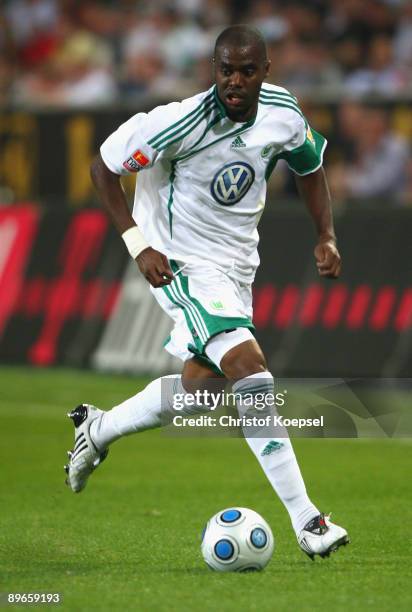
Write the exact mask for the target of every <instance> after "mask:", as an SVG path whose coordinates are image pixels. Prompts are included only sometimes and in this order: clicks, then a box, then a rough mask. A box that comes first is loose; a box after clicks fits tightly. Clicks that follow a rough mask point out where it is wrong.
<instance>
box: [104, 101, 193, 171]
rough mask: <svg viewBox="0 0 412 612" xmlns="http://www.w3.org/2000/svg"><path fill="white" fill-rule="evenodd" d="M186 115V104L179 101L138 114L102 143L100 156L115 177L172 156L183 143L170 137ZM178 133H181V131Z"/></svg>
mask: <svg viewBox="0 0 412 612" xmlns="http://www.w3.org/2000/svg"><path fill="white" fill-rule="evenodd" d="M186 116H187V105H184V104H183V103H179V102H172V103H171V104H167V105H165V106H158V107H156V108H155V109H153V110H152V111H150V112H149V113H137V115H134V116H133V117H131V118H130V119H129V120H128V121H126V122H125V123H123V124H122V125H121V126H120V127H119V128H118V129H117V130H116V131H115V132H113V134H111V135H110V136H109V137H108V138H107V139H106V140H105V141H104V142H103V144H102V146H101V147H100V154H101V156H102V159H103V161H104V163H105V164H106V166H107V167H108V168H109V170H111V171H112V172H114V173H115V174H131V173H134V172H139V171H140V170H145V169H147V168H150V167H152V166H153V165H154V164H155V163H156V162H157V161H159V160H160V159H162V158H168V157H170V156H172V155H173V154H175V153H176V151H177V150H178V149H179V146H180V144H181V141H182V139H181V138H173V134H174V126H176V125H179V124H181V123H182V122H184V120H185V117H186ZM180 133H182V134H184V132H183V130H181V131H180ZM180 133H179V136H180ZM169 134H170V136H169ZM158 143H161V144H162V145H163V143H165V146H159V145H158Z"/></svg>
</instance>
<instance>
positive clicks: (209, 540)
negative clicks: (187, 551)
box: [201, 508, 274, 572]
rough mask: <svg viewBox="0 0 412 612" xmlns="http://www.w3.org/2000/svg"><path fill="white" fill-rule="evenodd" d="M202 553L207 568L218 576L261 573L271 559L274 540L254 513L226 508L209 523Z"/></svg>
mask: <svg viewBox="0 0 412 612" xmlns="http://www.w3.org/2000/svg"><path fill="white" fill-rule="evenodd" d="M201 549H202V555H203V558H204V560H205V562H206V563H207V565H208V566H209V567H210V568H211V569H213V570H216V571H218V572H243V571H252V570H261V569H263V568H264V567H265V566H266V565H267V564H268V563H269V561H270V559H271V557H272V554H273V549H274V539H273V534H272V531H271V529H270V527H269V525H268V524H267V522H266V521H265V519H264V518H262V517H261V516H260V514H258V513H257V512H255V511H254V510H250V509H249V508H226V509H225V510H221V511H220V512H218V513H217V514H215V515H214V516H212V518H211V519H210V520H209V521H208V523H207V525H206V527H205V528H204V530H203V532H202V546H201Z"/></svg>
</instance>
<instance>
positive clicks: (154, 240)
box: [65, 26, 349, 559]
mask: <svg viewBox="0 0 412 612" xmlns="http://www.w3.org/2000/svg"><path fill="white" fill-rule="evenodd" d="M213 63H214V75H215V85H214V86H213V87H211V89H209V90H208V91H206V92H204V93H200V94H198V95H195V96H193V97H191V98H188V99H186V100H183V101H182V102H174V103H171V104H167V105H166V106H159V107H157V108H155V109H153V110H152V111H151V112H149V113H138V114H137V115H135V116H133V117H132V118H131V119H129V120H128V121H126V123H124V124H123V125H121V126H120V127H119V128H118V130H117V131H116V132H114V133H113V134H112V135H111V136H109V138H107V140H106V141H105V142H104V143H103V144H102V146H101V149H100V155H98V156H97V158H96V159H95V160H94V162H93V164H92V168H91V174H92V179H93V182H94V184H95V186H96V189H97V191H98V193H99V196H100V199H101V201H102V203H103V205H104V206H105V208H106V210H107V211H108V213H109V215H110V217H111V218H112V220H113V223H114V225H115V226H116V228H117V229H118V231H119V233H120V234H121V236H122V238H123V240H124V242H125V244H126V247H127V248H128V250H129V252H130V255H131V257H133V259H135V260H136V263H137V266H138V268H139V270H140V272H141V273H142V274H143V275H144V276H145V278H146V279H147V280H148V282H149V283H150V286H151V287H150V289H151V291H152V293H153V295H154V296H155V298H156V300H157V301H158V303H159V304H160V306H161V307H162V308H163V309H164V310H165V312H167V314H168V315H169V316H170V317H171V318H172V319H173V320H174V323H175V325H174V328H173V331H172V333H171V335H170V338H169V340H168V343H167V344H166V350H168V351H169V352H170V353H172V354H173V355H176V356H178V357H179V358H180V359H182V360H183V362H184V365H183V372H182V374H181V375H177V376H170V377H163V378H159V379H157V380H155V381H153V382H152V383H150V384H149V385H148V386H147V387H146V388H145V389H144V390H143V391H141V392H140V393H137V394H136V395H135V396H134V397H131V398H130V399H127V400H126V401H124V402H123V403H121V404H120V405H118V406H115V407H114V408H112V410H109V411H106V412H104V411H102V410H99V409H98V408H96V407H94V406H91V405H89V404H82V405H80V406H78V407H77V408H75V409H74V410H73V411H72V412H71V413H70V414H69V416H70V417H71V418H72V420H73V422H74V425H75V445H74V449H73V451H69V459H70V460H69V463H68V465H67V466H65V469H66V472H67V481H66V482H67V484H68V485H69V486H70V488H71V489H72V490H73V491H74V492H79V491H81V490H82V489H83V488H84V487H85V485H86V482H87V479H88V477H89V475H90V474H91V472H92V471H93V470H94V469H95V468H96V467H97V466H98V465H99V464H100V463H101V462H102V461H103V459H105V457H106V456H107V453H108V447H109V445H110V444H111V443H112V442H114V441H115V440H117V439H118V438H120V437H122V436H125V435H128V434H131V433H135V432H141V431H144V430H146V429H150V428H153V427H158V426H160V425H161V424H162V416H163V415H164V414H166V413H168V412H170V411H171V410H172V404H173V396H174V394H176V393H179V394H183V396H184V394H186V393H188V392H193V391H194V387H196V386H202V381H207V380H208V379H212V378H216V375H217V372H218V373H219V374H221V375H223V376H224V377H225V378H226V379H228V380H229V381H232V382H233V381H234V382H233V387H232V389H233V391H234V392H235V393H236V394H238V395H237V397H242V396H245V397H246V395H247V394H249V396H256V395H257V394H258V393H259V394H262V393H264V394H268V393H273V392H274V381H273V377H272V375H271V373H270V372H269V371H268V368H267V364H266V360H265V357H264V355H263V353H262V350H261V349H260V347H259V344H258V343H257V342H256V340H255V339H254V336H253V334H252V332H251V330H252V329H253V324H252V296H251V284H252V282H253V279H254V275H255V270H256V268H257V266H258V264H259V257H258V253H257V244H258V239H259V236H258V232H257V225H258V222H259V219H260V217H261V215H262V212H263V209H264V205H265V197H266V182H267V180H268V178H269V176H270V174H271V172H272V171H273V169H274V168H275V166H276V163H277V161H278V160H279V159H284V160H286V162H287V163H288V165H289V166H290V168H291V169H292V170H293V171H294V172H295V173H296V181H297V185H298V188H299V192H300V194H301V197H302V198H303V200H304V202H305V204H306V206H307V208H308V210H309V212H310V214H311V216H312V218H313V220H314V223H315V227H316V230H317V234H318V241H317V244H316V246H315V250H314V254H315V258H316V265H317V268H318V271H319V274H320V276H322V277H328V278H336V277H337V276H338V275H339V273H340V265H341V264H340V256H339V253H338V250H337V248H336V238H335V232H334V228H333V221H332V213H331V208H330V201H329V192H328V187H327V183H326V178H325V173H324V171H323V169H322V156H323V151H324V149H325V146H326V141H325V139H324V138H323V137H322V136H321V135H320V134H318V133H317V132H315V131H314V130H311V128H310V127H309V125H308V123H307V121H306V119H305V117H304V116H303V114H302V111H301V110H300V108H299V106H298V103H297V100H296V98H295V97H294V96H293V95H292V94H290V93H289V92H288V91H287V90H286V89H284V88H282V87H276V86H274V85H269V84H267V83H264V79H265V77H266V76H267V75H268V71H269V66H270V62H269V61H268V59H267V55H266V46H265V42H264V40H263V38H262V36H261V34H260V33H259V32H258V31H257V30H255V29H254V28H250V27H248V26H232V27H230V28H227V29H226V30H224V31H223V32H222V33H221V34H220V36H219V37H218V39H217V41H216V46H215V53H214V59H213ZM137 172H138V173H139V177H138V181H137V189H136V195H135V202H134V208H133V215H131V214H130V212H129V208H128V205H127V202H126V199H125V196H124V193H123V190H122V187H121V183H120V177H121V175H124V174H130V173H137ZM291 243H292V244H291V253H289V254H287V256H288V257H290V256H293V236H291ZM275 265H281V262H275ZM237 408H238V410H239V412H240V414H241V415H242V414H244V413H245V407H244V405H243V404H242V401H241V400H240V401H238V403H237ZM194 410H198V411H199V412H201V411H202V410H204V407H203V406H199V407H196V408H195V409H193V408H191V409H190V408H189V407H187V410H186V411H185V413H186V414H188V413H190V412H193V411H194ZM244 434H245V438H246V441H247V443H248V444H249V446H250V448H251V450H252V451H253V453H254V454H255V455H256V457H257V459H258V461H259V463H260V464H261V466H262V468H263V470H264V472H265V474H266V476H267V478H268V479H269V481H270V483H271V485H272V486H273V488H274V490H275V491H276V493H277V494H278V496H279V497H280V499H281V500H282V502H283V504H284V505H285V507H286V509H287V511H288V513H289V515H290V518H291V522H292V526H293V528H294V530H295V533H296V535H297V539H298V543H299V545H300V547H301V548H302V550H303V551H304V552H305V553H307V554H308V555H309V556H310V557H311V558H312V559H313V558H314V556H315V555H320V556H322V557H324V556H328V555H329V554H330V552H331V551H335V550H336V549H337V548H338V547H339V546H341V545H343V544H346V543H348V541H349V539H348V535H347V532H346V531H345V529H343V528H342V527H339V526H338V525H335V524H333V523H332V522H331V521H330V520H329V517H328V516H327V515H325V514H323V513H322V512H320V511H319V510H318V508H317V507H316V506H315V505H314V504H313V503H312V501H311V500H310V499H309V497H308V494H307V492H306V488H305V485H304V482H303V479H302V476H301V473H300V470H299V466H298V463H297V461H296V457H295V454H294V451H293V448H292V445H291V442H290V440H289V438H288V435H287V432H286V431H283V432H281V434H279V431H272V430H270V428H269V429H268V431H265V432H263V433H262V431H259V432H257V434H256V432H252V433H250V431H249V432H248V431H244Z"/></svg>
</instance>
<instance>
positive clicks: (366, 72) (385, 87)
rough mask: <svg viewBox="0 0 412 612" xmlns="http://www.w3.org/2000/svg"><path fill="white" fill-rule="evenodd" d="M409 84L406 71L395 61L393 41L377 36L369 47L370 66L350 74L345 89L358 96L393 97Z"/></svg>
mask: <svg viewBox="0 0 412 612" xmlns="http://www.w3.org/2000/svg"><path fill="white" fill-rule="evenodd" d="M407 82H408V81H407V75H406V70H405V69H402V68H401V67H399V66H397V65H396V64H395V62H394V60H393V50H392V42H391V39H390V38H388V37H387V36H376V37H375V38H373V39H372V42H371V44H370V47H369V54H368V65H367V66H366V67H365V68H359V69H358V70H355V71H354V72H353V73H351V74H349V75H348V77H347V78H346V81H345V88H346V89H347V90H348V91H350V92H353V93H356V94H371V93H378V94H380V95H382V96H393V95H394V94H395V95H396V94H398V93H399V92H401V91H402V90H403V89H405V88H406V85H407Z"/></svg>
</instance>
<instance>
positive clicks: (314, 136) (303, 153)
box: [279, 118, 327, 175]
mask: <svg viewBox="0 0 412 612" xmlns="http://www.w3.org/2000/svg"><path fill="white" fill-rule="evenodd" d="M299 142H300V144H299ZM291 145H292V146H291V148H290V149H289V150H287V151H284V152H283V153H282V154H281V155H280V156H279V157H281V158H282V159H284V160H286V162H287V164H288V166H289V168H290V169H291V170H293V172H295V173H296V174H299V175H305V174H310V173H311V172H315V171H316V170H318V168H320V167H321V166H322V163H323V152H324V150H325V148H326V145H327V140H326V138H324V137H323V136H322V135H321V134H319V133H318V132H316V131H315V130H312V129H311V128H310V126H309V125H308V123H307V122H306V121H305V120H304V119H303V118H299V126H298V131H297V133H296V135H295V138H294V141H293V142H292V143H291ZM296 145H297V146H296Z"/></svg>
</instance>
